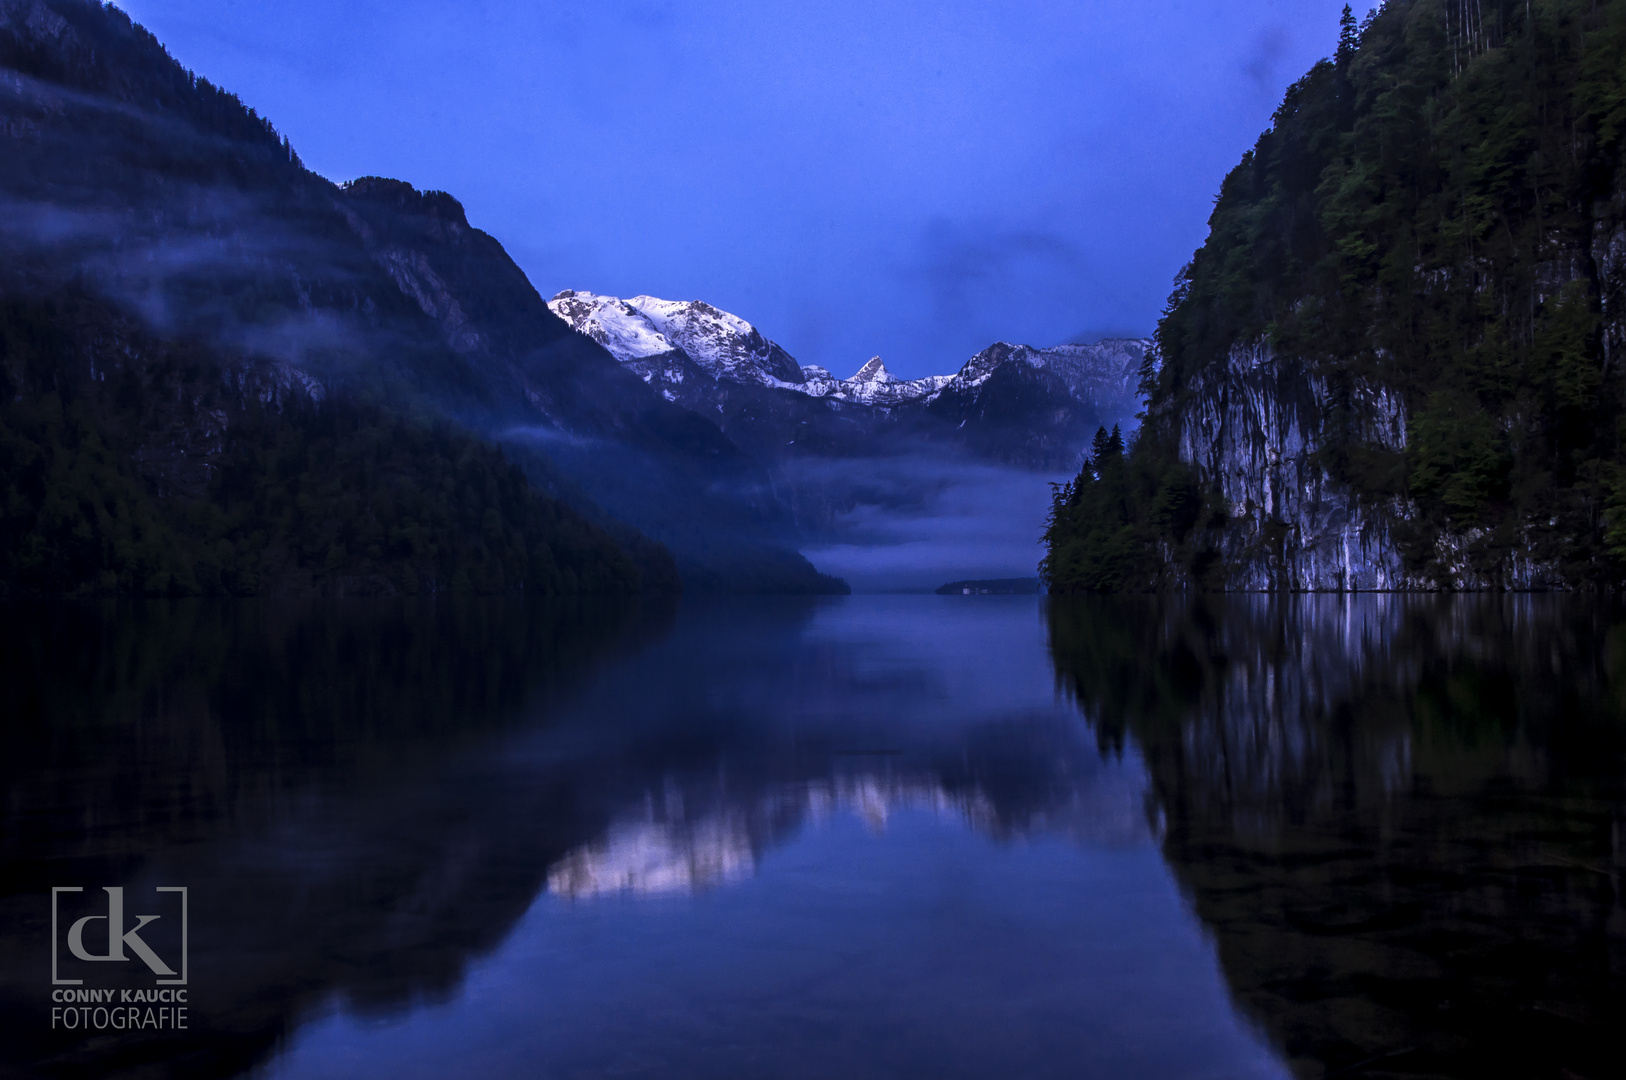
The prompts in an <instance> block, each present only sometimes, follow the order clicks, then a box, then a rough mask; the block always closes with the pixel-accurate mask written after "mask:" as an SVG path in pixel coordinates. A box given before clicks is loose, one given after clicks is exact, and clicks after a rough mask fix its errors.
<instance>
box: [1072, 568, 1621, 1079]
mask: <svg viewBox="0 0 1626 1080" xmlns="http://www.w3.org/2000/svg"><path fill="white" fill-rule="evenodd" d="M1050 625H1051V642H1052V651H1053V654H1054V660H1055V663H1056V667H1057V673H1058V677H1059V678H1060V680H1061V681H1062V683H1063V684H1064V685H1065V686H1066V687H1067V688H1068V689H1069V690H1070V691H1071V692H1072V693H1073V694H1074V695H1075V697H1076V698H1077V700H1078V702H1079V704H1080V705H1081V707H1082V708H1083V709H1084V711H1085V712H1086V714H1087V715H1088V716H1089V717H1090V719H1091V720H1092V721H1093V722H1095V723H1096V725H1097V727H1098V730H1099V731H1100V732H1101V735H1102V737H1103V738H1104V739H1106V740H1109V741H1110V740H1127V741H1132V742H1133V743H1134V744H1135V745H1137V746H1138V747H1139V748H1140V749H1141V751H1142V752H1143V754H1144V756H1145V759H1146V762H1147V766H1148V769H1149V771H1150V772H1151V775H1152V782H1153V786H1154V792H1155V801H1156V805H1157V810H1158V812H1159V813H1160V815H1161V816H1162V818H1163V821H1164V823H1165V827H1166V833H1165V839H1164V852H1165V855H1166V857H1167V858H1168V860H1169V862H1170V864H1171V866H1172V867H1173V868H1174V870H1175V872H1176V873H1177V875H1178V876H1179V877H1180V879H1181V880H1182V882H1183V883H1184V885H1185V887H1186V888H1187V889H1189V890H1190V893H1191V896H1192V898H1193V901H1194V905H1195V908H1196V910H1197V913H1198V914H1199V916H1200V917H1201V918H1202V919H1203V921H1204V922H1205V923H1206V924H1207V925H1208V926H1209V927H1210V928H1211V929H1212V931H1213V932H1214V934H1215V936H1216V938H1217V943H1218V948H1219V953H1220V957H1221V961H1222V964H1223V966H1224V970H1225V973H1226V976H1227V978H1228V980H1229V981H1230V984H1231V986H1232V988H1233V991H1234V992H1235V994H1236V996H1237V998H1238V999H1239V1000H1240V1002H1241V1003H1242V1005H1243V1006H1244V1007H1245V1008H1246V1009H1247V1010H1248V1011H1249V1012H1250V1013H1251V1014H1252V1015H1253V1016H1254V1017H1255V1018H1256V1019H1257V1020H1258V1021H1259V1022H1260V1023H1262V1024H1263V1026H1264V1027H1265V1029H1266V1030H1267V1031H1268V1032H1269V1034H1270V1035H1271V1037H1272V1038H1273V1039H1274V1040H1275V1041H1276V1043H1277V1044H1278V1045H1280V1046H1281V1047H1282V1048H1283V1049H1284V1050H1285V1052H1286V1054H1287V1055H1288V1057H1289V1058H1291V1059H1292V1062H1293V1065H1294V1068H1295V1070H1296V1071H1297V1072H1298V1073H1299V1074H1300V1075H1302V1076H1306V1077H1318V1076H1326V1075H1334V1074H1336V1075H1357V1074H1358V1075H1390V1076H1394V1075H1408V1076H1409V1075H1428V1076H1476V1077H1477V1076H1491V1075H1517V1076H1603V1075H1617V1074H1618V1068H1619V1065H1620V1057H1619V1050H1618V1044H1617V1043H1616V1042H1615V1041H1614V1028H1615V1025H1616V1024H1618V1019H1619V1017H1620V1016H1621V1015H1626V907H1623V906H1622V900H1621V892H1620V889H1621V884H1622V869H1623V867H1626V622H1623V621H1622V619H1621V616H1620V614H1619V613H1618V612H1617V611H1616V610H1615V609H1613V608H1612V607H1610V606H1609V605H1607V604H1605V603H1601V602H1588V601H1582V600H1577V599H1574V598H1555V597H1540V598H1537V597H1509V598H1489V597H1475V598H1466V597H1456V598H1449V597H1405V598H1401V597H1395V596H1366V597H1360V598H1347V599H1346V598H1334V597H1305V596H1300V597H1291V598H1280V599H1268V598H1264V597H1253V598H1228V599H1223V600H1221V599H1193V600H1189V601H1182V600H1172V601H1159V600H1153V599H1150V598H1147V599H1144V600H1116V599H1114V600H1108V599H1101V600H1098V601H1093V602H1061V601H1058V602H1056V603H1054V604H1053V605H1052V607H1051V609H1050Z"/></svg>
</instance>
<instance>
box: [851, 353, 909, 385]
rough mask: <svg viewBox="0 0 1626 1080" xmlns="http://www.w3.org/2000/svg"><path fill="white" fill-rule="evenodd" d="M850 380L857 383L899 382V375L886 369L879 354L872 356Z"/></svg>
mask: <svg viewBox="0 0 1626 1080" xmlns="http://www.w3.org/2000/svg"><path fill="white" fill-rule="evenodd" d="M849 381H850V382H855V383H889V382H897V381H898V377H897V376H896V375H894V374H892V373H891V372H890V371H888V370H886V365H885V364H883V363H882V362H881V358H880V357H879V356H872V357H870V358H869V361H868V362H867V363H865V364H864V366H863V367H861V368H859V369H858V373H857V374H856V375H854V376H853V377H852V378H851V379H850V380H849Z"/></svg>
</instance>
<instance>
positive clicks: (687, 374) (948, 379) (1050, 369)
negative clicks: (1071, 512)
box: [548, 289, 1150, 412]
mask: <svg viewBox="0 0 1626 1080" xmlns="http://www.w3.org/2000/svg"><path fill="white" fill-rule="evenodd" d="M548 307H549V308H551V309H552V310H553V312H554V314H556V315H558V316H559V317H560V318H561V319H564V320H565V321H566V322H568V323H570V325H571V326H573V327H575V328H576V329H577V330H578V331H580V332H582V333H584V334H586V335H587V336H588V337H591V338H592V339H593V340H594V341H596V342H598V343H599V344H600V345H602V346H604V348H605V349H607V350H609V352H610V354H611V355H612V356H614V357H615V358H616V359H618V360H620V361H621V362H622V363H623V364H625V365H626V366H627V367H628V368H629V369H631V370H633V371H635V372H637V374H638V375H639V377H640V378H642V379H643V380H644V381H645V382H647V383H650V384H651V385H653V386H657V387H659V388H660V390H661V393H662V394H663V396H665V397H666V398H667V399H668V400H671V401H677V400H680V399H681V400H684V401H690V402H691V403H692V402H695V401H699V400H701V399H704V400H705V401H707V402H708V404H707V405H706V406H705V407H706V408H707V409H711V408H713V407H716V408H721V406H720V405H714V404H710V402H712V395H713V391H711V390H705V389H703V387H705V386H712V385H713V384H712V382H711V380H716V381H717V382H718V383H735V384H739V383H743V384H747V385H756V386H762V387H767V388H769V389H776V390H790V391H794V392H796V393H799V394H805V395H807V396H808V397H814V398H825V399H828V400H830V401H832V402H846V403H851V404H855V405H870V406H877V407H880V408H883V409H890V408H892V407H895V406H901V405H905V404H908V403H910V402H920V403H921V404H923V405H931V404H932V403H933V402H935V401H937V400H938V399H939V397H940V396H941V395H942V394H944V393H950V392H952V393H955V394H959V395H978V394H980V393H982V392H983V391H982V387H983V384H984V383H986V382H987V381H988V380H989V379H990V378H991V377H992V376H993V375H994V373H995V372H996V371H998V370H1000V369H1001V368H1004V367H1005V366H1006V365H1008V364H1013V363H1014V364H1018V365H1022V366H1023V367H1024V368H1031V369H1033V370H1035V371H1039V372H1043V373H1046V374H1045V377H1046V378H1048V379H1050V380H1052V381H1054V380H1059V381H1060V382H1061V383H1063V384H1065V386H1066V390H1065V391H1064V392H1065V393H1070V394H1071V395H1073V396H1075V397H1076V398H1078V399H1079V400H1081V401H1088V402H1092V403H1094V405H1095V406H1096V407H1098V408H1100V409H1103V410H1108V411H1111V410H1117V411H1119V412H1132V411H1133V406H1134V404H1135V390H1136V385H1137V382H1138V373H1139V367H1140V361H1141V357H1142V356H1144V355H1145V352H1146V348H1147V346H1148V345H1149V344H1150V343H1149V342H1148V341H1146V340H1144V339H1140V338H1133V339H1123V340H1108V341H1101V342H1097V343H1096V344H1093V345H1058V346H1055V347H1054V348H1049V349H1036V348H1034V347H1033V346H1031V345H1013V344H1011V343H1010V342H1007V341H999V342H995V343H994V344H992V345H990V346H988V347H987V348H986V349H983V350H982V351H981V352H979V353H977V354H976V355H975V356H973V357H971V359H969V360H967V361H966V362H965V364H964V365H962V366H961V368H960V370H959V371H957V372H955V373H954V374H953V375H928V376H926V377H924V378H920V379H900V378H898V377H897V376H896V375H893V374H892V373H891V372H890V371H888V370H887V369H886V364H885V363H883V362H882V360H881V358H880V357H879V356H872V357H870V359H869V360H868V361H866V362H865V363H864V364H863V366H861V367H860V368H859V369H858V371H857V372H856V373H855V374H854V375H853V376H852V378H850V379H837V378H836V377H835V376H834V375H832V374H831V373H830V372H829V371H828V370H827V369H825V368H823V367H820V366H818V365H816V364H809V365H806V366H802V365H800V364H798V363H797V362H796V361H795V360H794V359H792V358H791V356H790V354H789V353H787V352H785V350H784V349H782V348H780V347H779V345H777V344H775V343H774V342H773V341H770V340H769V339H768V338H766V337H764V336H763V335H762V333H761V332H760V331H759V330H757V328H756V327H755V326H752V325H751V324H750V323H749V322H747V321H745V320H744V319H742V318H740V317H739V316H738V315H733V314H731V313H729V312H727V311H723V310H722V309H720V308H716V307H713V306H712V305H711V304H708V303H706V302H705V301H703V300H662V299H661V298H660V297H657V296H634V297H632V298H631V299H627V300H623V299H620V298H618V297H614V296H599V295H596V294H594V293H590V292H578V291H572V290H569V289H566V290H565V291H564V292H561V293H559V294H558V295H557V296H555V297H554V298H553V299H552V300H550V301H549V302H548ZM697 369H698V370H697ZM702 372H703V373H704V374H702ZM706 376H710V378H709V379H708V378H706ZM696 395H699V397H696ZM691 407H692V406H691Z"/></svg>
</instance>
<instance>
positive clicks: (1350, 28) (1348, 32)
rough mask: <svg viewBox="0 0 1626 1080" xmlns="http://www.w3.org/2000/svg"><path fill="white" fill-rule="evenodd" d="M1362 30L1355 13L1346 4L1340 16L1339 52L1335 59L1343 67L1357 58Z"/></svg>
mask: <svg viewBox="0 0 1626 1080" xmlns="http://www.w3.org/2000/svg"><path fill="white" fill-rule="evenodd" d="M1360 41H1361V39H1360V31H1359V30H1358V29H1357V28H1356V26H1355V13H1354V12H1353V11H1351V10H1350V9H1349V5H1348V4H1345V5H1344V13H1343V14H1342V15H1340V16H1338V52H1337V53H1336V54H1335V56H1334V59H1336V60H1337V62H1338V66H1339V67H1343V66H1344V65H1345V64H1347V63H1349V62H1350V61H1351V60H1353V59H1354V58H1355V50H1356V48H1358V47H1359V45H1360Z"/></svg>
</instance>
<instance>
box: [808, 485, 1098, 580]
mask: <svg viewBox="0 0 1626 1080" xmlns="http://www.w3.org/2000/svg"><path fill="white" fill-rule="evenodd" d="M786 471H787V473H788V474H789V475H790V484H791V487H792V489H793V490H794V492H795V495H794V496H793V499H794V500H795V505H797V506H798V508H799V509H801V510H803V512H804V514H805V513H806V511H807V504H808V503H817V505H818V508H819V510H820V511H821V516H820V517H819V518H818V519H816V520H815V521H813V522H812V523H811V524H810V525H808V526H807V531H808V532H809V533H810V534H811V537H812V539H811V542H810V543H809V544H808V545H807V546H805V547H804V548H803V549H802V553H803V554H804V555H806V556H807V558H808V559H809V560H811V561H812V563H813V564H814V565H815V566H817V567H818V568H819V569H820V570H821V571H822V572H824V573H826V574H835V575H836V576H838V577H841V578H845V579H846V581H847V583H848V584H849V585H851V586H852V588H853V591H854V592H861V593H877V592H922V591H926V592H929V591H930V590H932V589H935V588H936V587H937V586H939V585H942V584H944V583H945V582H949V581H956V580H961V579H966V578H1020V577H1034V576H1036V575H1037V573H1038V564H1039V560H1040V558H1042V557H1043V554H1044V551H1043V547H1042V546H1041V543H1040V538H1041V535H1042V534H1043V532H1044V526H1045V516H1046V514H1047V513H1048V512H1049V509H1050V490H1051V489H1050V485H1051V484H1052V483H1059V482H1062V481H1064V480H1068V479H1071V477H1070V476H1068V475H1064V474H1059V473H1043V472H1034V471H1029V470H1025V469H1013V468H1005V467H1001V466H997V465H988V464H982V463H976V462H970V461H963V460H956V459H954V458H952V457H948V456H945V455H939V456H937V457H935V458H934V457H928V456H925V455H923V454H917V455H912V456H908V457H888V458H870V459H859V460H836V461H829V460H825V461H818V462H802V463H794V464H792V465H790V466H787V467H786Z"/></svg>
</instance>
